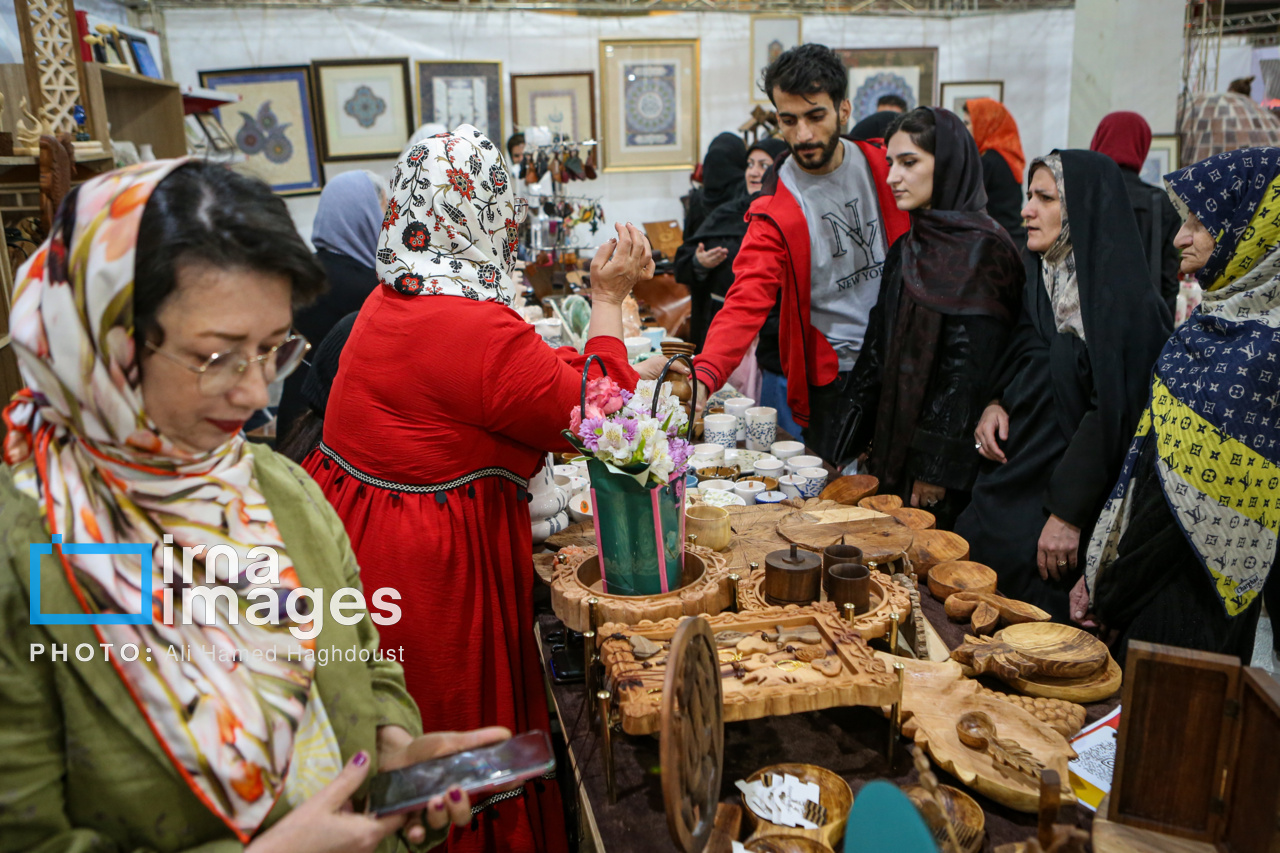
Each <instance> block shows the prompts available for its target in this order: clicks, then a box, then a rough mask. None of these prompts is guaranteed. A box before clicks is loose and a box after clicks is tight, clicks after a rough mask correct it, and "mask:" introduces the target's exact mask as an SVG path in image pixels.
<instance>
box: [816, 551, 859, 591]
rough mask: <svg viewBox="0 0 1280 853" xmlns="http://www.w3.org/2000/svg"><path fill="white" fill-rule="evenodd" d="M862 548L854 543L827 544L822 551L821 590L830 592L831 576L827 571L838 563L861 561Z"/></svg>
mask: <svg viewBox="0 0 1280 853" xmlns="http://www.w3.org/2000/svg"><path fill="white" fill-rule="evenodd" d="M861 562H862V549H861V548H859V547H857V546H856V545H828V546H827V547H826V548H825V549H824V550H823V552H822V591H823V592H825V593H827V594H828V598H829V597H830V593H831V578H830V576H829V575H828V572H830V571H831V567H832V566H834V565H837V564H839V563H861Z"/></svg>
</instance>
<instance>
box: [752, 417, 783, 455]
mask: <svg viewBox="0 0 1280 853" xmlns="http://www.w3.org/2000/svg"><path fill="white" fill-rule="evenodd" d="M777 440H778V410H777V409H775V408H773V407H772V406H753V407H752V408H750V409H747V450H764V451H768V449H769V448H770V447H771V446H772V445H773V443H774V442H775V441H777Z"/></svg>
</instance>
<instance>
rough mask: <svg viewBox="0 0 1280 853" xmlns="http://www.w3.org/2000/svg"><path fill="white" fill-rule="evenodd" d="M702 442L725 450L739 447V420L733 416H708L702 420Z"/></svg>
mask: <svg viewBox="0 0 1280 853" xmlns="http://www.w3.org/2000/svg"><path fill="white" fill-rule="evenodd" d="M702 440H703V441H705V442H707V443H708V444H718V445H720V446H721V447H724V448H730V447H737V446H738V419H737V418H735V417H734V416H733V415H707V416H706V417H705V418H703V419H702Z"/></svg>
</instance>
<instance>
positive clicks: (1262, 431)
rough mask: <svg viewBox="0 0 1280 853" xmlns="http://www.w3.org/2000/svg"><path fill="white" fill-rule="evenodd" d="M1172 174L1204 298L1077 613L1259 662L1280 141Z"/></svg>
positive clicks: (1115, 495)
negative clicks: (1089, 603)
mask: <svg viewBox="0 0 1280 853" xmlns="http://www.w3.org/2000/svg"><path fill="white" fill-rule="evenodd" d="M1165 183H1166V185H1167V186H1168V189H1169V197H1170V198H1171V199H1172V200H1173V203H1174V205H1175V206H1176V207H1177V208H1178V209H1179V210H1180V211H1181V212H1182V215H1183V217H1184V218H1185V221H1184V223H1183V225H1182V230H1181V231H1179V232H1178V237H1177V240H1176V244H1177V246H1178V248H1179V249H1181V250H1182V272H1184V273H1195V275H1196V277H1197V278H1198V279H1199V280H1200V284H1201V286H1202V287H1203V288H1204V300H1203V301H1202V302H1201V304H1200V308H1199V309H1198V310H1197V311H1196V312H1195V313H1194V314H1192V315H1191V317H1190V318H1188V319H1187V321H1186V322H1185V323H1183V324H1182V325H1181V326H1179V327H1178V330H1177V332H1176V333H1175V334H1174V335H1173V337H1171V338H1169V340H1168V342H1167V343H1166V344H1165V345H1164V350H1163V351H1162V352H1161V353H1160V359H1159V361H1158V362H1157V363H1156V369H1155V375H1154V376H1153V377H1152V379H1151V386H1150V390H1151V393H1150V403H1149V405H1148V407H1147V410H1146V411H1145V412H1143V413H1142V417H1141V419H1140V420H1139V422H1138V428H1137V437H1136V438H1135V439H1134V441H1133V445H1132V446H1131V447H1130V449H1129V457H1128V459H1127V461H1126V463H1125V468H1124V472H1123V473H1122V474H1121V476H1120V481H1119V483H1118V484H1117V485H1116V488H1115V490H1114V491H1113V492H1112V495H1111V500H1110V501H1109V502H1108V503H1107V506H1106V509H1105V510H1104V512H1103V513H1102V517H1101V518H1100V519H1099V520H1098V525H1097V528H1096V532H1095V534H1094V537H1093V542H1092V543H1091V545H1090V549H1089V559H1088V563H1087V566H1086V574H1085V577H1084V578H1082V579H1081V581H1080V583H1079V585H1077V587H1076V589H1075V590H1074V591H1073V594H1072V603H1073V608H1072V609H1073V613H1072V616H1073V617H1075V618H1076V619H1078V620H1081V621H1092V618H1093V616H1094V615H1095V614H1096V620H1097V621H1098V622H1101V623H1102V624H1104V625H1106V626H1107V627H1108V628H1111V629H1114V630H1118V631H1120V632H1121V633H1120V640H1121V642H1120V643H1119V645H1118V646H1116V648H1117V649H1118V650H1119V654H1117V658H1118V659H1122V658H1123V653H1124V650H1125V648H1127V646H1128V642H1129V641H1130V640H1146V641H1150V642H1156V643H1167V644H1171V645H1175V646H1184V647H1187V648H1193V649H1201V650H1203V651H1210V652H1222V653H1224V654H1232V655H1238V656H1240V657H1241V659H1243V660H1245V661H1248V660H1249V659H1250V658H1251V657H1252V653H1253V636H1254V630H1255V628H1256V626H1257V622H1258V613H1259V610H1260V607H1259V602H1258V595H1259V593H1260V592H1262V590H1263V587H1264V584H1265V583H1266V581H1267V576H1268V573H1270V572H1271V570H1272V568H1273V567H1274V565H1275V562H1276V532H1277V524H1278V519H1280V516H1278V515H1277V512H1276V495H1277V494H1278V491H1277V486H1278V485H1280V481H1278V480H1277V475H1276V471H1277V466H1278V465H1280V450H1277V447H1276V444H1277V442H1276V434H1277V424H1276V415H1275V414H1274V413H1275V412H1276V411H1277V409H1278V408H1280V364H1278V363H1277V353H1280V342H1278V341H1280V251H1277V250H1276V247H1277V245H1280V216H1277V211H1280V207H1278V206H1277V199H1280V148H1246V149H1244V150H1241V151H1230V152H1227V153H1225V154H1218V155H1215V156H1213V157H1210V158H1209V159H1207V160H1203V161H1201V162H1199V163H1196V164H1194V165H1192V166H1189V167H1187V168H1185V169H1180V170H1178V171H1176V172H1173V173H1171V174H1168V175H1166V176H1165ZM1090 596H1091V597H1092V604H1093V608H1092V611H1093V612H1092V613H1088V612H1087V611H1088V610H1089V608H1088V607H1087V605H1086V601H1087V599H1088V598H1089V597H1090ZM1272 612H1273V613H1274V612H1275V611H1272Z"/></svg>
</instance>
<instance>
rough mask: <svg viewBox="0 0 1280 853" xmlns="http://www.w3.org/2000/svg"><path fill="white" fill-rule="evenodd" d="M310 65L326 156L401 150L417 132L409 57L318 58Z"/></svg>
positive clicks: (370, 156) (360, 156)
mask: <svg viewBox="0 0 1280 853" xmlns="http://www.w3.org/2000/svg"><path fill="white" fill-rule="evenodd" d="M311 69H312V72H313V74H314V77H315V83H316V118H317V119H318V121H317V122H316V125H317V127H318V128H319V130H320V152H321V155H322V156H323V158H324V159H325V160H376V159H379V158H383V157H396V156H398V155H399V154H400V151H401V149H403V148H404V144H405V142H406V141H408V139H409V136H410V135H411V134H412V133H413V130H414V125H413V84H412V82H411V81H410V79H409V60H408V59H317V60H315V61H313V62H312V63H311Z"/></svg>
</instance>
